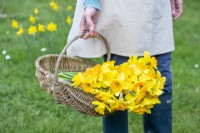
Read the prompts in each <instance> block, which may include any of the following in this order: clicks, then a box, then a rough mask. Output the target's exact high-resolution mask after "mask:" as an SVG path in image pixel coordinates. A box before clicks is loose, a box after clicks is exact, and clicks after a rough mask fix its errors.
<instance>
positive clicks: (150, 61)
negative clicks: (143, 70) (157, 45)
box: [140, 51, 157, 68]
mask: <svg viewBox="0 0 200 133" xmlns="http://www.w3.org/2000/svg"><path fill="white" fill-rule="evenodd" d="M140 60H142V62H144V63H146V64H147V65H150V66H152V67H154V68H157V60H156V58H155V57H150V54H149V53H148V52H147V51H145V52H144V58H140Z"/></svg>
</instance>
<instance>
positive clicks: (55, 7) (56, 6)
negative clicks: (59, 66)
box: [49, 1, 58, 11]
mask: <svg viewBox="0 0 200 133" xmlns="http://www.w3.org/2000/svg"><path fill="white" fill-rule="evenodd" d="M49 5H50V6H51V8H52V9H53V10H54V11H58V4H57V3H55V2H54V1H51V2H50V4H49Z"/></svg>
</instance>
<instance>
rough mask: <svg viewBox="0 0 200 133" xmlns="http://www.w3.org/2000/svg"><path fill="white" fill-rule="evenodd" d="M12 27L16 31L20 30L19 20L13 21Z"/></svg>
mask: <svg viewBox="0 0 200 133" xmlns="http://www.w3.org/2000/svg"><path fill="white" fill-rule="evenodd" d="M12 27H13V28H15V29H18V27H19V24H18V21H17V20H15V19H14V20H12Z"/></svg>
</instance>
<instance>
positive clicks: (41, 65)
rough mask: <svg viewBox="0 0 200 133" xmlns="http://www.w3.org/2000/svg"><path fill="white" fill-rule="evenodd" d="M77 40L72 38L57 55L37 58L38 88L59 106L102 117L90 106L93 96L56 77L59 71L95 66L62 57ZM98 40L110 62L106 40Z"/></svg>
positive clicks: (81, 70)
mask: <svg viewBox="0 0 200 133" xmlns="http://www.w3.org/2000/svg"><path fill="white" fill-rule="evenodd" d="M79 38H81V36H76V37H74V38H73V39H72V40H71V41H70V42H69V43H68V44H67V45H66V46H65V47H64V48H63V50H62V52H61V54H59V55H57V54H50V55H44V56H41V57H39V58H38V59H37V60H36V63H35V65H36V77H37V79H38V80H39V82H40V86H41V87H42V88H43V89H44V90H46V91H47V92H48V93H49V94H50V95H52V96H53V97H54V99H55V100H56V101H57V102H58V103H59V104H64V105H68V106H70V107H72V108H74V109H75V110H77V111H79V112H81V113H84V114H87V115H91V116H102V115H101V114H99V113H98V112H96V111H95V105H92V101H94V100H95V97H94V95H91V94H88V93H85V92H84V91H83V90H82V89H81V88H74V87H72V86H71V83H70V82H67V81H65V80H63V79H60V78H58V77H57V74H58V72H59V71H62V72H64V71H65V72H83V71H85V70H86V69H87V68H89V67H93V66H94V65H96V63H94V62H92V61H88V60H86V59H82V58H77V57H71V56H67V55H64V53H65V51H66V50H67V48H68V47H69V46H70V45H71V44H72V43H73V42H74V41H76V40H77V39H79ZM98 38H99V39H102V40H103V41H104V43H105V45H106V48H107V53H108V56H107V60H110V48H109V46H108V44H107V41H106V39H105V38H103V37H102V36H100V35H99V36H98ZM108 114H109V112H108V111H106V113H105V115H108Z"/></svg>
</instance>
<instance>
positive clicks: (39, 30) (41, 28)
mask: <svg viewBox="0 0 200 133" xmlns="http://www.w3.org/2000/svg"><path fill="white" fill-rule="evenodd" d="M38 32H45V28H44V25H43V24H38Z"/></svg>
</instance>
